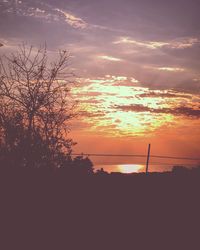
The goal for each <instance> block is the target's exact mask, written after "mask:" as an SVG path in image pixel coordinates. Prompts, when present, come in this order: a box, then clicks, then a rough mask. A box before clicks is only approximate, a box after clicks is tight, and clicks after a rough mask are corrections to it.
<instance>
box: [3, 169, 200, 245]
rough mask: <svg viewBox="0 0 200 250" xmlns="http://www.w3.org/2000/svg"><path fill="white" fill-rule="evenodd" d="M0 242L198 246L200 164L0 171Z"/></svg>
mask: <svg viewBox="0 0 200 250" xmlns="http://www.w3.org/2000/svg"><path fill="white" fill-rule="evenodd" d="M0 185H1V187H0V190H1V207H0V209H1V229H2V233H1V239H2V240H1V243H0V244H1V245H2V247H1V249H58V250H60V249H106V250H107V249H192V250H193V249H199V227H200V223H199V222H200V220H199V219H200V212H199V211H200V200H199V190H200V171H199V169H194V170H192V171H185V170H183V171H182V170H180V169H179V170H178V171H175V172H171V173H154V174H149V175H145V174H136V175H120V174H110V175H109V174H108V175H107V174H93V175H82V174H81V175H80V174H79V175H77V174H75V173H72V172H71V173H69V172H68V171H66V170H65V169H60V170H57V171H55V170H50V169H46V170H44V169H16V170H13V169H12V170H11V169H10V170H9V169H3V168H1V170H0Z"/></svg>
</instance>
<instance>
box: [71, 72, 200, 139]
mask: <svg viewBox="0 0 200 250" xmlns="http://www.w3.org/2000/svg"><path fill="white" fill-rule="evenodd" d="M72 94H73V95H74V96H75V97H76V98H77V99H79V102H80V105H79V106H80V110H79V111H80V115H81V117H80V118H79V122H80V123H81V125H80V126H79V128H81V127H82V129H85V130H86V131H90V132H93V133H96V134H103V135H104V136H112V137H122V136H131V137H132V136H134V137H135V136H144V135H145V136H149V135H152V134H154V133H155V132H156V131H158V130H161V129H163V128H164V127H168V128H170V127H173V128H176V127H177V126H180V125H184V123H185V120H187V119H189V116H190V111H191V112H193V113H194V110H193V109H194V108H195V105H196V109H198V101H199V100H200V97H199V96H198V95H196V96H195V95H192V94H185V93H181V92H175V91H173V90H153V91H152V90H150V89H149V88H147V87H141V86H140V83H139V81H138V80H137V79H135V78H134V77H126V76H112V75H106V76H105V77H102V78H96V79H92V78H91V79H89V78H88V79H79V87H77V88H75V89H73V92H72ZM195 98H196V99H195ZM193 99H195V102H192V100H193ZM195 103H196V104H195ZM190 109H191V110H190ZM177 112H179V113H180V112H182V113H181V114H180V115H181V116H182V119H177V116H176V115H177V114H176V113H177ZM184 115H185V116H186V117H185V118H184ZM187 116H188V117H187ZM191 122H192V121H191Z"/></svg>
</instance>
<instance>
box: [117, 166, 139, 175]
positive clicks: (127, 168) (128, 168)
mask: <svg viewBox="0 0 200 250" xmlns="http://www.w3.org/2000/svg"><path fill="white" fill-rule="evenodd" d="M143 168H144V167H143V165H137V164H124V165H118V170H119V172H121V173H124V174H131V173H138V172H139V171H140V170H141V169H143Z"/></svg>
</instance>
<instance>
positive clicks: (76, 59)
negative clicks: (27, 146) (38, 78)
mask: <svg viewBox="0 0 200 250" xmlns="http://www.w3.org/2000/svg"><path fill="white" fill-rule="evenodd" d="M199 8H200V1H199V0H192V1H188V0H173V1H172V0H168V1H166V0H101V1H95V0H56V1H55V0H46V1H35V0H34V1H31V0H30V1H22V0H21V1H18V0H12V1H9V0H0V55H3V54H6V53H9V52H11V51H14V50H16V49H17V46H18V45H19V44H21V43H22V42H25V43H27V44H30V45H34V46H35V47H38V46H41V45H43V44H45V43H46V44H47V49H48V51H49V53H50V54H51V55H55V54H56V52H57V51H58V50H68V51H69V52H70V54H71V58H70V68H71V69H72V70H73V72H74V74H75V79H74V81H75V83H76V84H75V85H74V87H73V88H72V90H71V93H72V95H73V96H74V98H75V99H76V100H78V101H79V107H78V109H79V110H78V111H79V114H80V115H79V116H78V117H77V118H76V120H74V121H72V122H71V137H72V138H74V140H75V141H77V142H78V144H77V146H76V147H75V148H74V150H75V151H76V152H84V153H113V154H115V153H116V154H137V153H138V154H146V151H147V146H148V143H151V145H152V154H156V155H169V156H183V157H195V158H198V157H200V147H199V141H200V132H199V131H200V130H199V128H200V15H199ZM92 160H93V161H94V162H95V164H98V165H104V164H107V163H109V164H120V163H123V164H125V163H126V164H133V163H135V164H136V163H137V164H143V163H144V159H133V158H132V159H129V158H127V159H121V158H117V157H116V158H114V159H113V158H112V159H110V158H94V159H93V158H92ZM173 163H176V162H173ZM173 163H172V162H170V164H173ZM179 163H180V164H181V163H185V161H184V162H179ZM190 163H191V162H190ZM195 164H196V162H195ZM152 166H154V167H155V164H153V160H152ZM163 168H164V167H163Z"/></svg>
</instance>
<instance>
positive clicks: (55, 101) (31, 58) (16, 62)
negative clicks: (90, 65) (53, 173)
mask: <svg viewBox="0 0 200 250" xmlns="http://www.w3.org/2000/svg"><path fill="white" fill-rule="evenodd" d="M68 60H69V53H67V52H66V51H60V52H59V56H58V59H57V60H56V61H55V62H49V61H48V56H47V50H46V48H41V49H38V50H35V49H34V48H33V47H29V48H27V47H26V46H25V45H22V46H20V47H19V50H18V51H17V52H16V53H13V54H11V55H10V56H8V57H5V56H4V57H2V58H1V59H0V143H1V152H2V153H1V157H4V158H5V156H6V155H7V154H8V155H11V154H12V156H13V155H16V157H18V158H20V159H18V160H19V161H21V164H22V165H24V166H28V165H32V166H33V167H39V166H41V165H43V163H44V162H45V164H46V163H47V162H48V163H49V164H50V162H51V164H54V165H56V166H59V165H62V164H63V163H61V162H60V161H61V159H64V158H65V160H66V159H67V157H64V155H65V156H67V155H68V156H69V157H70V153H71V150H72V146H73V145H74V142H73V141H72V140H71V139H68V138H67V134H68V132H69V126H68V121H69V120H70V119H71V118H72V117H73V116H74V105H75V102H74V101H73V100H72V98H71V96H70V93H69V92H70V86H71V85H70V83H71V79H72V78H71V77H72V74H71V73H69V72H67V71H66V70H67V67H68ZM8 158H9V156H8ZM14 158H15V157H13V160H14Z"/></svg>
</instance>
